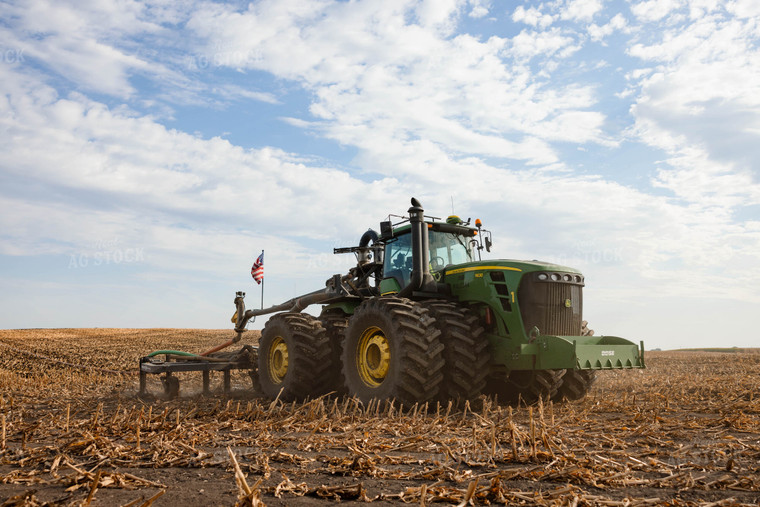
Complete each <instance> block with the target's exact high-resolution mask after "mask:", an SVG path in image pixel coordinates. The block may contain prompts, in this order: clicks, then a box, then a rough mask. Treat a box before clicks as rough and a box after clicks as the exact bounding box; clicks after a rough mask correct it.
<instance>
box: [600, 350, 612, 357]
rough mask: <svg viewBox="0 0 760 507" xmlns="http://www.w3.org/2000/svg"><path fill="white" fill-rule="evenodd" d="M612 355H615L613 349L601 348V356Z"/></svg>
mask: <svg viewBox="0 0 760 507" xmlns="http://www.w3.org/2000/svg"><path fill="white" fill-rule="evenodd" d="M614 355H615V351H614V350H603V351H602V357H605V356H614Z"/></svg>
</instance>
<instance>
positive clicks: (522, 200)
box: [0, 0, 760, 348]
mask: <svg viewBox="0 0 760 507" xmlns="http://www.w3.org/2000/svg"><path fill="white" fill-rule="evenodd" d="M759 21H760V4H758V3H757V2H755V1H754V0H731V1H718V0H646V1H638V0H617V1H606V0H556V1H544V2H529V1H524V2H520V1H514V2H512V1H510V2H497V1H490V2H489V1H486V0H470V1H456V0H449V1H441V0H436V1H404V0H396V1H383V2H367V1H352V2H335V1H327V0H321V1H305V0H278V1H262V2H250V3H249V2H239V3H237V2H230V3H214V2H206V1H193V0H187V1H183V2H169V1H157V2H132V1H127V0H113V1H109V0H98V1H94V0H93V1H90V2H88V1H76V2H74V1H70V2H69V1H55V2H53V1H43V0H40V1H33V0H30V1H27V2H2V3H0V88H1V89H2V94H0V153H2V155H1V156H0V212H1V213H0V287H2V291H0V308H2V309H1V310H0V327H2V328H27V327H204V328H224V327H227V326H228V322H229V317H230V315H231V314H232V312H233V306H232V299H233V297H234V292H235V291H236V290H246V291H247V292H248V293H249V305H255V304H257V302H258V300H259V295H258V287H257V286H256V285H255V284H254V282H253V281H252V280H251V278H250V275H249V270H250V265H251V263H252V261H253V259H254V258H255V257H256V256H257V255H258V253H259V252H260V251H261V250H262V249H264V250H266V263H265V289H266V291H265V304H267V305H270V304H276V303H279V302H282V301H284V300H285V299H288V298H291V297H293V296H296V295H298V294H301V293H304V292H309V291H312V290H315V289H317V288H320V287H322V286H323V284H324V281H325V280H326V279H327V278H329V277H330V275H332V274H333V273H338V272H341V273H342V272H345V271H346V270H347V269H348V268H349V267H350V266H351V265H352V263H353V257H351V256H342V257H341V256H333V255H332V249H333V247H336V246H349V245H353V244H355V243H356V242H357V241H358V239H359V237H360V236H361V234H362V233H363V232H364V231H365V230H366V229H367V228H368V227H375V228H376V227H377V226H378V222H379V221H380V220H382V219H383V218H384V217H386V216H387V215H388V214H389V213H396V214H400V213H403V212H405V210H406V209H407V208H408V203H409V197H411V196H416V197H417V198H419V199H420V200H421V201H422V203H423V204H424V205H425V207H426V209H427V210H428V211H429V212H430V213H431V214H433V215H437V216H445V215H447V214H449V213H450V211H451V202H452V200H453V202H454V211H455V212H457V213H458V214H460V215H462V216H465V217H473V218H475V217H479V218H481V219H482V220H483V222H484V224H485V226H486V227H487V228H490V229H491V230H492V231H493V233H494V249H493V252H492V255H493V257H501V258H515V259H542V260H546V261H553V262H560V263H564V264H567V265H570V266H573V267H576V268H579V269H581V270H583V272H584V274H585V275H586V281H587V286H586V290H585V309H584V310H585V316H586V318H587V319H588V320H589V321H590V322H591V327H593V328H595V329H596V331H597V333H600V334H613V335H619V336H623V337H626V338H630V339H633V340H635V341H638V340H644V341H645V343H646V345H647V347H649V348H655V347H660V348H676V347H689V346H719V345H722V346H734V345H735V346H755V345H756V344H757V340H756V336H757V332H756V326H755V325H754V320H755V319H754V313H755V308H756V307H757V305H758V303H760V289H758V284H757V280H758V279H760V260H759V259H758V252H759V251H760V206H759V205H758V203H760V170H759V169H758V163H757V160H758V159H759V158H760V157H759V156H760V94H759V93H758V92H757V90H759V89H760V70H759V69H760V52H759V51H758V41H759V40H760V24H759ZM262 322H263V321H262V320H259V321H257V322H256V323H254V324H253V326H252V327H254V328H259V327H260V326H261V324H262Z"/></svg>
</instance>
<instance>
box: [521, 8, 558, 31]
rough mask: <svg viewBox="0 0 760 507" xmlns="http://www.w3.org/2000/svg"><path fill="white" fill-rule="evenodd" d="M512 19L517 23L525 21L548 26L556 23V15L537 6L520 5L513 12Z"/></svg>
mask: <svg viewBox="0 0 760 507" xmlns="http://www.w3.org/2000/svg"><path fill="white" fill-rule="evenodd" d="M512 21H514V22H515V23H525V24H526V25H530V26H534V27H540V28H546V27H548V26H551V24H552V23H554V17H553V16H551V15H549V14H543V13H542V12H541V11H540V10H538V9H536V8H535V7H530V8H528V9H526V8H525V7H523V6H522V5H518V6H517V7H516V8H515V10H514V12H513V13H512Z"/></svg>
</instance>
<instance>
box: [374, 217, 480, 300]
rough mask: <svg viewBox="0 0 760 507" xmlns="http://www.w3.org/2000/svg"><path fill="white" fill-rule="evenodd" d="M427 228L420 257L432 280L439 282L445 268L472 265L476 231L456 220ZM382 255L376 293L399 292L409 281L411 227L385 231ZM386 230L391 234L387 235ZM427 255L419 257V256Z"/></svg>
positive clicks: (412, 262)
mask: <svg viewBox="0 0 760 507" xmlns="http://www.w3.org/2000/svg"><path fill="white" fill-rule="evenodd" d="M424 226H425V227H427V229H428V234H427V245H421V248H422V249H424V251H422V252H419V253H418V255H419V256H420V257H421V258H423V257H424V258H426V259H427V269H428V271H429V273H430V275H431V276H432V278H433V279H434V280H435V281H440V279H441V274H442V272H443V270H444V268H446V267H450V266H453V265H457V264H464V263H467V262H473V261H474V260H475V255H476V254H475V250H476V249H477V248H478V247H479V243H478V241H477V240H475V239H474V237H475V236H476V235H477V229H475V228H472V227H468V226H467V225H465V224H463V223H462V221H461V220H460V219H459V217H455V216H452V217H449V218H448V219H447V221H446V222H436V221H432V222H425V223H424ZM385 231H386V232H385V236H387V237H384V240H385V255H384V256H383V258H384V263H383V279H382V281H381V282H380V293H381V294H389V293H394V292H400V291H401V290H402V289H404V288H405V287H407V286H408V285H409V283H410V281H411V279H412V272H413V269H414V262H415V252H414V242H413V240H412V236H413V235H412V227H411V226H410V225H408V224H404V225H402V226H401V227H397V228H396V229H391V228H388V227H386V228H385ZM389 231H392V232H390V233H389ZM425 253H426V254H427V255H423V254H425Z"/></svg>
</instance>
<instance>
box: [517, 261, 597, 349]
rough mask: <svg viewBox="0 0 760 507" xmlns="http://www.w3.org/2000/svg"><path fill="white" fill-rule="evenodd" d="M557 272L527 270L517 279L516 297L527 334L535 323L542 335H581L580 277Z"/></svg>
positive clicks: (581, 293)
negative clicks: (527, 272) (555, 273)
mask: <svg viewBox="0 0 760 507" xmlns="http://www.w3.org/2000/svg"><path fill="white" fill-rule="evenodd" d="M558 275H559V276H554V277H552V276H551V275H549V276H547V274H546V273H530V274H528V275H526V276H525V277H523V279H522V281H521V282H520V287H519V288H518V290H517V298H518V302H519V303H520V313H521V316H522V321H523V325H524V326H525V332H526V333H530V330H531V329H533V327H534V326H535V327H537V328H538V330H539V331H540V333H541V334H548V335H565V336H580V334H581V321H582V320H583V278H582V277H579V276H575V275H572V276H567V277H566V276H564V274H563V273H559V274H558ZM552 278H554V280H553V279H552ZM555 280H560V281H555Z"/></svg>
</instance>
